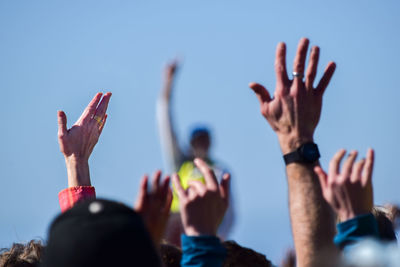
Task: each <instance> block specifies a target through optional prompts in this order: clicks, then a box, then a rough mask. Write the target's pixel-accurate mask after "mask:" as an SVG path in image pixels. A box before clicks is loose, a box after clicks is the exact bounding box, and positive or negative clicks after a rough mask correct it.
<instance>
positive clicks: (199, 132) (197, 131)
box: [190, 126, 210, 140]
mask: <svg viewBox="0 0 400 267" xmlns="http://www.w3.org/2000/svg"><path fill="white" fill-rule="evenodd" d="M203 135H206V136H208V137H210V130H209V129H208V128H207V127H205V126H196V127H193V129H192V131H191V133H190V140H193V139H195V138H197V137H199V136H203Z"/></svg>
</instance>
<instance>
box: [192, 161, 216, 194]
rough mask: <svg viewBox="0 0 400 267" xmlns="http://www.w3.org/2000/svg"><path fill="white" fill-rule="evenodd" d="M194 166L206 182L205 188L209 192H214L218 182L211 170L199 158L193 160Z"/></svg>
mask: <svg viewBox="0 0 400 267" xmlns="http://www.w3.org/2000/svg"><path fill="white" fill-rule="evenodd" d="M194 164H195V165H196V167H197V168H199V170H200V172H201V173H202V174H203V176H204V180H205V181H206V187H207V188H208V189H210V190H213V191H216V190H217V189H218V181H217V178H216V177H215V174H214V172H213V170H212V169H211V168H210V167H209V166H208V165H207V163H206V162H205V161H204V160H202V159H200V158H196V159H195V160H194Z"/></svg>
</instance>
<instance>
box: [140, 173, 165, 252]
mask: <svg viewBox="0 0 400 267" xmlns="http://www.w3.org/2000/svg"><path fill="white" fill-rule="evenodd" d="M148 180H149V177H148V176H147V175H144V176H143V178H142V181H141V183H140V189H139V195H138V199H137V201H136V204H135V210H136V211H137V212H138V213H139V214H140V215H142V218H143V220H144V222H145V224H146V226H147V229H148V230H149V232H150V234H151V236H152V238H153V241H154V244H157V245H158V244H160V242H161V239H162V237H163V235H164V231H165V227H166V225H167V221H168V217H169V210H170V207H171V202H172V191H171V188H170V187H169V182H170V177H169V176H167V177H165V178H164V180H163V181H161V171H156V172H155V173H154V175H153V180H152V182H151V189H150V190H148V186H147V185H148Z"/></svg>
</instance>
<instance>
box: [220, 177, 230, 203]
mask: <svg viewBox="0 0 400 267" xmlns="http://www.w3.org/2000/svg"><path fill="white" fill-rule="evenodd" d="M230 183H231V175H230V174H229V173H225V174H224V175H223V176H222V181H221V184H220V186H219V192H220V195H221V197H222V199H223V200H226V201H228V200H229V195H230Z"/></svg>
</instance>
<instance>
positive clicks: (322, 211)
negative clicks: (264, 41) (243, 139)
mask: <svg viewBox="0 0 400 267" xmlns="http://www.w3.org/2000/svg"><path fill="white" fill-rule="evenodd" d="M308 46H309V40H308V39H306V38H303V39H301V40H300V42H299V45H298V48H297V53H296V56H295V59H294V65H293V73H292V74H293V79H289V77H288V74H287V71H286V45H285V44H284V43H280V44H278V47H277V49H276V58H275V73H276V81H277V82H276V87H275V93H274V95H273V96H271V95H270V93H269V92H268V91H267V89H265V88H264V87H263V86H262V85H260V84H258V83H250V84H249V86H250V88H251V89H253V91H254V93H255V94H256V96H257V98H258V100H259V102H260V107H261V114H262V115H263V116H264V117H265V118H266V119H267V121H268V123H269V124H270V126H271V127H272V129H273V130H274V131H275V132H276V134H277V136H278V140H279V144H280V146H281V150H282V153H283V154H284V155H286V154H288V153H291V152H295V151H298V149H299V148H301V147H302V146H303V145H306V144H307V143H311V142H314V131H315V128H316V127H317V124H318V122H319V119H320V116H321V108H322V96H323V94H324V92H325V90H326V88H327V86H328V84H329V81H330V79H331V77H332V75H333V73H334V71H335V68H336V65H335V63H333V62H330V63H328V65H327V67H326V68H325V72H324V74H323V76H322V78H321V80H320V81H319V83H318V85H317V86H316V87H314V80H315V77H316V75H317V65H318V58H319V48H318V47H317V46H314V47H313V48H312V49H311V53H310V59H309V64H308V66H307V69H306V57H307V50H308ZM305 70H306V73H305V80H303V78H304V71H305ZM314 152H315V151H314ZM314 155H316V154H314ZM303 156H304V155H303ZM316 165H319V162H318V160H315V161H313V162H311V161H310V162H307V161H304V160H303V161H300V160H299V161H295V162H291V163H290V164H287V165H286V174H287V178H288V179H287V180H288V186H289V209H290V217H291V224H292V233H293V240H294V244H295V249H296V260H297V266H318V263H317V262H318V259H319V256H320V253H321V252H322V251H324V250H325V249H330V248H332V249H334V246H333V243H332V239H333V236H334V234H335V227H334V223H333V222H334V220H333V214H332V212H331V209H330V208H329V205H328V203H326V202H325V201H324V198H323V196H322V192H321V187H320V185H319V182H318V179H317V177H316V174H315V173H314V170H313V169H314V166H316Z"/></svg>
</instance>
